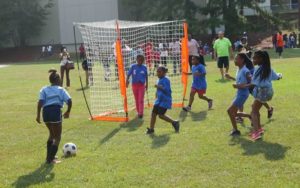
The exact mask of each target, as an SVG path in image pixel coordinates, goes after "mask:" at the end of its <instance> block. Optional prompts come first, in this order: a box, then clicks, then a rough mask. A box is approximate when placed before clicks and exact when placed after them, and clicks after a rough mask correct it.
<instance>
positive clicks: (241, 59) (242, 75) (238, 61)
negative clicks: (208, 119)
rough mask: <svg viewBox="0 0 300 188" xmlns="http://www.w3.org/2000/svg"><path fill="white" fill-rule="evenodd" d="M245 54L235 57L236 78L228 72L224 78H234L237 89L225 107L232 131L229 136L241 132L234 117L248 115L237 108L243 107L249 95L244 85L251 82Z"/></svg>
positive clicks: (234, 85) (237, 134)
mask: <svg viewBox="0 0 300 188" xmlns="http://www.w3.org/2000/svg"><path fill="white" fill-rule="evenodd" d="M247 58H248V57H247V55H246V54H244V53H239V54H238V55H237V56H236V57H235V61H234V63H235V65H236V66H237V67H238V71H237V74H236V78H233V77H231V76H230V75H229V74H226V75H225V76H226V78H228V79H232V80H235V81H236V83H235V84H233V88H235V89H237V93H236V97H235V99H234V100H233V102H232V104H231V106H230V107H229V108H228V109H227V113H228V115H229V118H230V121H231V124H232V128H233V129H232V131H231V133H230V135H231V136H239V135H240V134H241V132H240V131H239V130H238V128H237V122H236V117H245V116H246V117H249V115H247V114H244V113H243V112H239V113H238V110H239V109H243V106H244V103H245V102H246V100H247V99H248V97H249V89H248V88H245V87H244V85H245V84H248V83H250V82H251V74H250V71H249V69H248V68H247V67H246V61H247Z"/></svg>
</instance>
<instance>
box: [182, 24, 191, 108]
mask: <svg viewBox="0 0 300 188" xmlns="http://www.w3.org/2000/svg"><path fill="white" fill-rule="evenodd" d="M183 33H184V35H183V38H182V39H181V66H182V76H181V81H182V84H183V100H182V105H184V99H185V96H186V90H187V84H188V72H189V48H188V25H187V23H186V22H184V23H183Z"/></svg>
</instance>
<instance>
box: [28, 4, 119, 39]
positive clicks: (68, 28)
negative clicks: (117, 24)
mask: <svg viewBox="0 0 300 188" xmlns="http://www.w3.org/2000/svg"><path fill="white" fill-rule="evenodd" d="M45 2H46V0H41V3H45ZM53 2H54V6H53V7H52V8H51V10H50V14H49V15H48V19H47V21H46V25H45V26H44V27H43V29H42V31H41V34H40V35H39V36H37V37H35V38H34V39H32V40H31V41H30V45H44V44H62V45H70V44H74V34H73V22H93V21H104V20H112V19H117V18H118V0H54V1H53ZM78 35H79V33H78ZM78 38H79V40H80V37H78Z"/></svg>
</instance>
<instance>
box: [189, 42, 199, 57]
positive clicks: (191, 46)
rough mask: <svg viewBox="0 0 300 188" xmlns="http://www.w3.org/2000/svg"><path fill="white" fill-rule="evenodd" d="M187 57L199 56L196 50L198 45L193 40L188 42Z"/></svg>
mask: <svg viewBox="0 0 300 188" xmlns="http://www.w3.org/2000/svg"><path fill="white" fill-rule="evenodd" d="M188 48H189V55H190V56H199V53H198V48H199V44H198V42H197V41H196V40H195V39H191V40H190V41H188Z"/></svg>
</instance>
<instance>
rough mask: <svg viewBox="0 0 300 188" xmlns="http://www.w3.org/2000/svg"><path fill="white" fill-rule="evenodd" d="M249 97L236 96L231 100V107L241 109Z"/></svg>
mask: <svg viewBox="0 0 300 188" xmlns="http://www.w3.org/2000/svg"><path fill="white" fill-rule="evenodd" d="M248 97H249V95H237V96H236V97H235V99H234V100H233V102H232V103H233V105H234V106H236V107H238V108H242V107H243V106H244V104H245V102H246V100H247V99H248Z"/></svg>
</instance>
